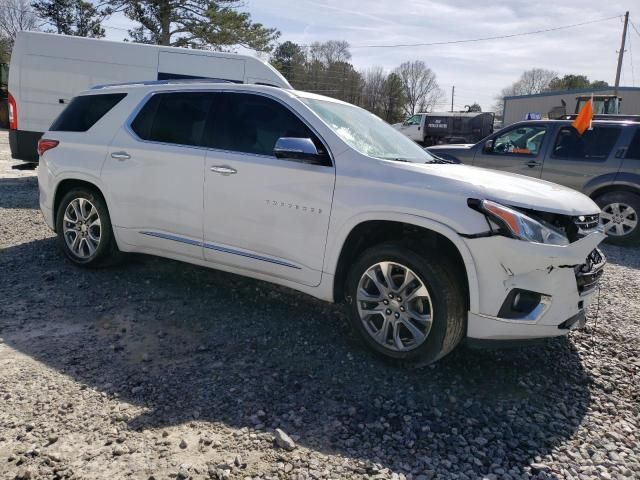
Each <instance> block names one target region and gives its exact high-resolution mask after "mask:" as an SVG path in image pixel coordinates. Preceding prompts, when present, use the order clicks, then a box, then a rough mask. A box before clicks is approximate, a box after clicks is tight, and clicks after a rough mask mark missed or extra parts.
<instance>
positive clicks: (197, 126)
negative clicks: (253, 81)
mask: <svg viewBox="0 0 640 480" xmlns="http://www.w3.org/2000/svg"><path fill="white" fill-rule="evenodd" d="M212 98H213V95H212V94H211V93H207V92H185V93H158V94H155V95H153V96H152V97H151V99H150V100H149V101H148V102H147V103H146V104H145V106H144V107H143V108H142V110H141V111H140V113H139V114H138V115H137V116H136V118H135V120H134V121H133V123H132V124H131V128H132V129H133V131H134V132H135V133H136V134H137V135H138V136H139V137H140V138H142V139H143V140H152V141H154V142H163V143H176V144H180V145H201V139H202V131H203V128H204V125H205V122H206V119H207V114H208V112H209V108H210V106H211V101H212Z"/></svg>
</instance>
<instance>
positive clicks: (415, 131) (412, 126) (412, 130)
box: [392, 113, 427, 142]
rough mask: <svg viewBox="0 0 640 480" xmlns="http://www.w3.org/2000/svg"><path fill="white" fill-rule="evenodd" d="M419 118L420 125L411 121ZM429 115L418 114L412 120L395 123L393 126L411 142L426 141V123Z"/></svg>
mask: <svg viewBox="0 0 640 480" xmlns="http://www.w3.org/2000/svg"><path fill="white" fill-rule="evenodd" d="M415 118H417V119H418V121H419V123H416V122H415V121H411V120H412V119H415ZM426 119H427V115H426V114H424V113H416V114H415V115H412V116H411V117H410V118H408V119H407V120H405V121H404V122H401V123H394V124H393V125H392V126H393V128H395V129H396V130H398V131H399V132H401V133H403V134H404V135H406V136H407V137H409V138H410V139H411V140H414V141H416V142H422V141H423V140H424V124H425V122H426Z"/></svg>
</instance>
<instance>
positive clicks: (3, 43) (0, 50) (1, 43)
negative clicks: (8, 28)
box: [0, 36, 11, 63]
mask: <svg viewBox="0 0 640 480" xmlns="http://www.w3.org/2000/svg"><path fill="white" fill-rule="evenodd" d="M10 58H11V42H10V41H9V39H8V38H7V37H3V36H0V63H9V59H10Z"/></svg>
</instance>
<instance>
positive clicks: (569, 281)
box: [466, 232, 606, 340]
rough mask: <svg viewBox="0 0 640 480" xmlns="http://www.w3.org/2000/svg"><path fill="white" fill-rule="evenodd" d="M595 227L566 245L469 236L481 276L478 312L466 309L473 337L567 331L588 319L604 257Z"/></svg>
mask: <svg viewBox="0 0 640 480" xmlns="http://www.w3.org/2000/svg"><path fill="white" fill-rule="evenodd" d="M604 238H605V235H604V234H603V233H601V232H594V233H591V234H590V235H588V236H586V237H584V238H581V239H580V240H578V241H576V242H573V243H571V244H569V245H565V246H557V245H545V244H538V243H531V242H526V241H522V240H514V239H511V238H507V237H503V236H492V237H484V238H474V239H468V240H467V241H466V242H467V245H468V247H469V249H470V250H471V254H472V256H473V259H474V263H475V266H476V272H477V276H478V293H479V306H478V311H470V312H469V314H468V323H467V337H468V338H469V339H472V340H525V339H533V338H543V337H554V336H558V335H563V334H566V333H567V332H569V331H570V330H572V329H575V328H580V327H581V326H583V325H584V323H585V321H586V316H585V309H586V308H587V306H588V305H589V303H590V302H591V300H592V298H593V296H594V293H595V292H596V291H597V284H598V280H599V278H600V276H601V275H602V273H603V267H604V264H605V263H606V259H605V257H604V255H603V254H602V252H600V250H598V249H597V246H598V244H599V243H600V242H602V240H604Z"/></svg>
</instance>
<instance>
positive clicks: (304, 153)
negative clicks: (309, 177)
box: [273, 137, 327, 164]
mask: <svg viewBox="0 0 640 480" xmlns="http://www.w3.org/2000/svg"><path fill="white" fill-rule="evenodd" d="M273 154H274V155H275V157H276V158H282V159H288V160H301V161H303V162H307V163H316V164H325V163H326V162H327V155H326V154H321V153H319V152H318V149H317V148H316V146H315V144H314V143H313V140H311V139H310V138H295V137H280V138H279V139H278V141H277V142H276V144H275V146H274V147H273Z"/></svg>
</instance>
